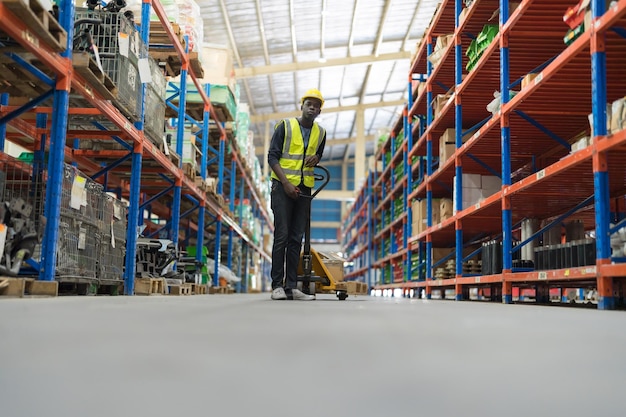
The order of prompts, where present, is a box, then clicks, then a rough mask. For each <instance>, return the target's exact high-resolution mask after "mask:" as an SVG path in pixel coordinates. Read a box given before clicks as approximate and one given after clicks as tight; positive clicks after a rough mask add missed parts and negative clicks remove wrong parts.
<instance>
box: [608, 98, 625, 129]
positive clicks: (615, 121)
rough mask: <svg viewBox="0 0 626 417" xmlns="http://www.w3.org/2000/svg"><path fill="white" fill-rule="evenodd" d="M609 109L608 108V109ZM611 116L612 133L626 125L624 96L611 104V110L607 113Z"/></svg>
mask: <svg viewBox="0 0 626 417" xmlns="http://www.w3.org/2000/svg"><path fill="white" fill-rule="evenodd" d="M607 111H608V109H607ZM607 117H609V118H610V120H611V123H610V126H611V128H610V130H609V132H610V133H616V132H619V131H620V130H622V129H624V127H626V106H624V98H623V97H622V98H619V99H617V100H615V101H614V102H613V103H612V104H611V112H610V113H607Z"/></svg>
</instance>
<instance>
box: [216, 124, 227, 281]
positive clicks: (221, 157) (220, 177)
mask: <svg viewBox="0 0 626 417" xmlns="http://www.w3.org/2000/svg"><path fill="white" fill-rule="evenodd" d="M225 152H226V137H225V136H224V135H222V137H221V138H220V150H219V155H218V164H217V177H218V180H217V194H218V195H223V193H224V184H223V183H224V154H225ZM221 242H222V218H221V217H220V216H218V218H217V221H216V222H215V268H214V275H213V285H214V286H218V285H219V264H220V262H221V257H222V245H221Z"/></svg>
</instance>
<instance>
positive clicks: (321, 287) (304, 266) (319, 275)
mask: <svg viewBox="0 0 626 417" xmlns="http://www.w3.org/2000/svg"><path fill="white" fill-rule="evenodd" d="M315 168H319V169H320V170H322V173H319V172H315V173H314V178H315V181H323V183H322V184H321V185H320V186H319V187H318V188H317V189H316V190H314V191H313V192H312V193H311V195H310V196H308V195H300V197H299V198H308V199H311V202H312V200H313V199H314V198H315V196H317V195H318V194H319V192H320V191H322V190H323V189H324V188H325V187H326V186H327V185H328V182H329V181H330V172H329V171H328V169H327V168H325V167H323V166H321V165H317V166H316V167H315ZM313 273H315V275H313ZM337 284H338V281H337V280H336V279H335V278H334V277H333V275H332V273H331V272H330V271H329V270H328V268H326V266H325V265H324V262H323V260H322V257H321V256H320V254H319V253H318V252H317V251H316V250H315V249H312V248H311V204H309V215H308V217H307V221H306V228H305V231H304V250H303V252H302V256H301V258H300V264H299V265H298V277H297V285H298V288H299V289H300V290H301V291H302V292H304V293H307V294H310V295H315V294H333V293H334V294H336V295H337V298H339V299H340V300H345V299H346V298H348V291H347V290H346V289H342V288H339V287H340V285H337Z"/></svg>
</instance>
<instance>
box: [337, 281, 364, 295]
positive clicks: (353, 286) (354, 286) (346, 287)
mask: <svg viewBox="0 0 626 417" xmlns="http://www.w3.org/2000/svg"><path fill="white" fill-rule="evenodd" d="M335 288H336V289H337V290H340V291H346V292H347V293H348V294H352V295H367V294H369V292H368V287H367V284H366V283H364V282H360V281H344V282H338V283H337V284H335Z"/></svg>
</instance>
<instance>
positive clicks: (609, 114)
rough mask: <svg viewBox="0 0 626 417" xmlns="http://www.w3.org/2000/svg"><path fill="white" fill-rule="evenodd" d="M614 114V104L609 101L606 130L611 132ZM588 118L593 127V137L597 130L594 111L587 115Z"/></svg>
mask: <svg viewBox="0 0 626 417" xmlns="http://www.w3.org/2000/svg"><path fill="white" fill-rule="evenodd" d="M612 115H613V109H612V105H611V104H610V103H608V104H607V105H606V130H607V133H610V132H611V124H612V120H611V119H612V117H611V116H612ZM587 119H588V120H589V127H590V128H591V137H592V138H593V137H594V136H595V132H594V129H593V113H589V115H588V116H587Z"/></svg>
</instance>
